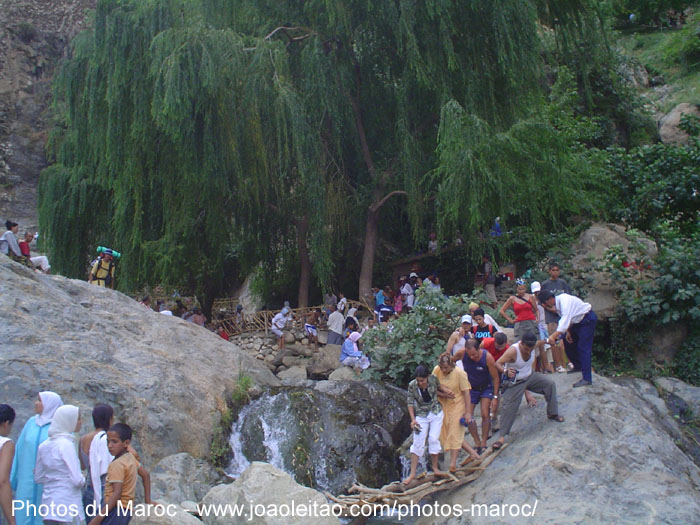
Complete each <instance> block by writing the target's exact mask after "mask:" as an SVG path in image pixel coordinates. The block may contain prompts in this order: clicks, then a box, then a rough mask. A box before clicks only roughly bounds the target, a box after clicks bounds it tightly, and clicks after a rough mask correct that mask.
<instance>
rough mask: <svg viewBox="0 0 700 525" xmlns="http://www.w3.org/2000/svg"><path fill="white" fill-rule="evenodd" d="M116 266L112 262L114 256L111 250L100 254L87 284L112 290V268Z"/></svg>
mask: <svg viewBox="0 0 700 525" xmlns="http://www.w3.org/2000/svg"><path fill="white" fill-rule="evenodd" d="M115 266H116V264H115V262H114V255H113V253H112V250H110V249H109V248H107V249H106V250H104V251H103V252H102V255H100V257H99V258H98V259H97V260H96V261H95V263H94V264H93V265H92V269H91V270H90V276H89V277H88V282H89V283H90V284H96V285H97V286H102V287H103V288H107V287H109V288H111V289H112V290H114V267H115Z"/></svg>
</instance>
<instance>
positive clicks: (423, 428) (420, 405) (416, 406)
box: [402, 365, 445, 485]
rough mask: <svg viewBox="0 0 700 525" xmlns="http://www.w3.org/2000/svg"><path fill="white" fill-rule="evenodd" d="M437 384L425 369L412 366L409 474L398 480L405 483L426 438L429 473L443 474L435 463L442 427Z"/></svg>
mask: <svg viewBox="0 0 700 525" xmlns="http://www.w3.org/2000/svg"><path fill="white" fill-rule="evenodd" d="M439 388H440V383H439V382H438V379H437V377H435V376H434V375H432V374H431V373H429V372H428V369H427V368H426V367H425V366H423V365H419V366H418V367H417V368H416V372H415V379H414V380H413V381H411V382H410V383H409V384H408V394H407V396H406V401H407V403H408V414H409V415H410V416H411V430H412V431H413V443H412V444H411V450H410V452H411V471H410V474H409V476H408V477H407V478H406V479H404V480H403V481H402V483H404V484H406V485H407V484H409V483H411V481H413V480H414V479H415V477H416V468H417V467H418V460H419V459H420V458H422V457H423V454H424V453H425V440H426V438H427V439H428V453H429V454H430V461H431V464H432V467H433V474H434V475H436V476H444V475H445V472H443V471H441V470H440V468H439V465H438V459H439V455H440V452H441V451H442V447H441V446H440V431H441V430H442V418H443V412H442V405H441V404H440V401H439V400H438V389H439Z"/></svg>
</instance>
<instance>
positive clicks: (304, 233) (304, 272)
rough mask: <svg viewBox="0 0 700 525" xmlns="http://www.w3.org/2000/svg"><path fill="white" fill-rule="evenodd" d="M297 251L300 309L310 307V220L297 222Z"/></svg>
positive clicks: (303, 218)
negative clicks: (308, 241)
mask: <svg viewBox="0 0 700 525" xmlns="http://www.w3.org/2000/svg"><path fill="white" fill-rule="evenodd" d="M296 226H297V249H298V250H299V266H300V269H299V295H298V297H297V306H298V307H299V308H302V307H305V306H309V286H310V285H311V259H310V258H309V248H308V246H307V244H306V240H307V237H308V235H309V220H308V219H307V218H306V217H302V218H301V219H299V220H298V221H296Z"/></svg>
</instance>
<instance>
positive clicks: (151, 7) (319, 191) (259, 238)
mask: <svg viewBox="0 0 700 525" xmlns="http://www.w3.org/2000/svg"><path fill="white" fill-rule="evenodd" d="M201 8H202V4H201V3H200V2H187V1H182V2H180V1H167V0H163V1H150V2H128V1H101V2H99V3H98V7H97V11H96V13H95V24H94V25H95V28H94V31H89V32H85V33H83V34H81V35H80V36H79V37H78V39H77V40H76V41H75V42H74V43H73V47H72V57H71V59H70V60H69V61H67V62H66V64H65V65H64V67H63V68H62V70H61V72H60V74H59V76H58V78H57V80H56V99H55V108H56V110H57V111H56V112H57V115H58V116H59V125H58V129H57V132H56V133H54V136H53V138H52V150H53V151H54V154H55V160H56V164H55V165H54V166H52V167H51V168H50V169H48V170H47V171H46V172H45V173H44V175H43V177H42V183H41V188H40V201H41V202H40V215H41V221H42V229H43V230H44V231H45V232H46V237H47V239H48V240H49V243H50V245H49V247H50V250H51V253H52V256H53V257H54V258H55V261H56V265H57V266H58V267H59V268H60V269H61V270H62V271H64V272H65V273H67V274H69V275H74V276H80V275H82V272H83V271H84V269H83V266H84V263H85V261H86V260H87V258H86V252H87V249H88V247H94V246H95V245H96V244H109V245H111V246H114V247H115V248H117V249H118V250H119V251H121V252H123V253H124V254H125V255H124V257H123V259H122V261H121V268H120V272H119V273H120V276H119V279H118V283H119V285H120V288H122V289H134V288H135V287H137V286H139V285H141V284H143V283H144V282H151V283H157V282H167V283H171V284H176V285H185V286H188V287H190V288H192V289H194V290H195V291H196V292H198V293H201V294H203V295H205V296H206V297H207V299H208V300H211V299H212V298H213V297H214V296H215V295H216V293H218V292H219V291H220V289H221V286H222V281H223V262H224V260H225V258H226V252H227V247H228V246H229V244H230V243H231V242H233V241H240V240H241V239H243V240H245V242H244V244H245V246H246V247H248V248H251V247H252V249H253V251H254V252H255V253H254V254H252V255H251V254H246V259H247V261H248V262H254V260H256V259H257V260H261V259H262V260H268V261H274V260H275V259H277V258H278V257H280V256H282V254H284V253H285V248H286V245H287V244H288V239H289V237H290V236H292V237H294V235H295V234H296V237H297V242H296V245H297V247H298V252H299V258H300V260H301V270H302V272H301V278H300V289H299V298H298V300H299V302H300V304H305V303H306V302H307V301H308V287H309V283H310V276H311V270H312V268H311V258H313V259H314V262H315V263H316V264H315V266H314V269H315V270H316V274H317V277H318V278H319V280H320V281H321V282H325V281H327V280H328V279H329V276H330V274H331V272H332V264H331V259H330V251H331V249H330V247H331V246H332V242H333V239H331V236H330V235H329V232H328V229H327V228H326V226H327V225H329V224H330V225H337V224H339V223H341V219H342V213H343V211H344V205H343V201H342V199H340V198H338V192H339V191H342V185H337V184H335V183H333V184H330V183H329V182H328V177H329V176H331V175H332V174H333V173H334V170H333V169H331V168H329V166H328V165H329V164H330V162H329V160H328V159H327V158H325V155H324V152H323V151H322V150H321V148H320V147H319V145H318V142H317V141H315V140H314V139H313V130H311V129H310V125H311V122H310V121H309V120H308V114H307V113H308V112H307V108H306V104H307V103H308V98H305V97H304V96H300V94H299V93H298V92H297V91H296V90H295V89H294V86H293V85H292V84H291V82H290V74H289V68H288V53H287V51H286V49H285V46H284V45H283V44H282V43H280V42H275V41H273V40H271V39H261V40H260V41H257V42H255V44H254V45H253V46H250V45H249V43H248V42H246V39H245V38H243V37H242V36H241V35H239V34H236V33H234V32H233V31H231V30H220V29H215V28H213V27H212V25H211V24H209V23H207V21H206V20H205V18H204V15H203V13H202V9H201ZM57 203H60V205H59V206H56V204H57ZM327 204H332V206H327ZM98 217H99V218H98ZM336 230H337V231H340V230H342V228H340V227H338V228H336ZM73 239H75V240H77V241H78V242H75V243H73V242H72V240H73Z"/></svg>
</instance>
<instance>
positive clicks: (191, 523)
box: [129, 502, 202, 525]
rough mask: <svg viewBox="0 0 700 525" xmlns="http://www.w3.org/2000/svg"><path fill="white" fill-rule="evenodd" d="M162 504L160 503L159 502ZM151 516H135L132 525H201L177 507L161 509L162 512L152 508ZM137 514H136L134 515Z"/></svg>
mask: <svg viewBox="0 0 700 525" xmlns="http://www.w3.org/2000/svg"><path fill="white" fill-rule="evenodd" d="M158 503H160V502H158ZM149 509H150V510H149V511H148V512H150V514H149V515H145V516H139V515H134V517H133V518H131V521H130V522H129V523H130V524H133V525H201V523H202V522H201V521H199V520H198V519H197V518H195V517H194V516H192V515H191V514H189V513H187V512H185V511H184V510H183V509H181V508H177V507H167V508H166V507H164V506H161V507H160V509H161V510H160V512H159V511H158V510H156V509H155V508H154V507H150V508H149ZM134 514H135V513H134Z"/></svg>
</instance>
